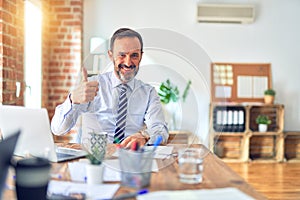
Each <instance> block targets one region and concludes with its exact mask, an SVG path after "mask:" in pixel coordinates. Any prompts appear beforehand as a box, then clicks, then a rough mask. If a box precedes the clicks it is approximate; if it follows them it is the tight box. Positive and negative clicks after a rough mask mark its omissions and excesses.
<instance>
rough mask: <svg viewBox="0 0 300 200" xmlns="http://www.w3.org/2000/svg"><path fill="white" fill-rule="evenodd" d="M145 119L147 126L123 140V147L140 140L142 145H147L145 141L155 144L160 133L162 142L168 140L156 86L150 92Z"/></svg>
mask: <svg viewBox="0 0 300 200" xmlns="http://www.w3.org/2000/svg"><path fill="white" fill-rule="evenodd" d="M144 120H145V121H144V123H145V127H144V128H143V129H141V130H140V131H139V132H137V133H135V134H132V135H130V136H128V137H127V138H125V139H124V140H123V141H122V142H121V145H122V146H123V147H129V146H130V145H131V144H132V142H133V141H136V142H138V143H139V144H140V145H141V146H143V145H145V143H148V144H153V143H154V142H155V140H156V139H157V136H158V135H161V136H162V138H163V141H162V144H165V143H166V142H167V141H168V138H169V133H168V128H167V125H166V122H165V119H164V114H163V110H162V106H161V103H160V99H159V96H158V94H157V92H156V90H155V89H154V88H152V89H151V91H150V93H149V101H148V106H147V110H146V113H145V116H144Z"/></svg>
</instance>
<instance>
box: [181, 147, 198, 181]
mask: <svg viewBox="0 0 300 200" xmlns="http://www.w3.org/2000/svg"><path fill="white" fill-rule="evenodd" d="M203 159H204V153H203V150H202V149H199V148H183V149H179V151H178V163H179V180H180V182H182V183H188V184H197V183H201V182H202V173H203Z"/></svg>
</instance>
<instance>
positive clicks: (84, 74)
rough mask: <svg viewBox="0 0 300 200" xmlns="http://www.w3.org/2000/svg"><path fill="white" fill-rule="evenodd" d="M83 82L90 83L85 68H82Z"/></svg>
mask: <svg viewBox="0 0 300 200" xmlns="http://www.w3.org/2000/svg"><path fill="white" fill-rule="evenodd" d="M82 81H83V82H87V81H88V73H87V70H86V68H85V67H82Z"/></svg>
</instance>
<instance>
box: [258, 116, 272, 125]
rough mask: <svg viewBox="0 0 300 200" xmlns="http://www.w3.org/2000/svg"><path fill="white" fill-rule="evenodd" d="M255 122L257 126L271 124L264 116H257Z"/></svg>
mask: <svg viewBox="0 0 300 200" xmlns="http://www.w3.org/2000/svg"><path fill="white" fill-rule="evenodd" d="M255 121H256V123H257V124H271V122H272V121H271V120H270V119H269V117H268V116H266V115H258V116H257V117H256V120H255Z"/></svg>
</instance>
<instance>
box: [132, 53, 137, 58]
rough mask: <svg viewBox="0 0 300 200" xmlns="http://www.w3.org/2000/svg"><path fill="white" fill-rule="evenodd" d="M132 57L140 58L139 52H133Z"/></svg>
mask: <svg viewBox="0 0 300 200" xmlns="http://www.w3.org/2000/svg"><path fill="white" fill-rule="evenodd" d="M131 58H135V59H136V58H139V54H138V53H133V54H131Z"/></svg>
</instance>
